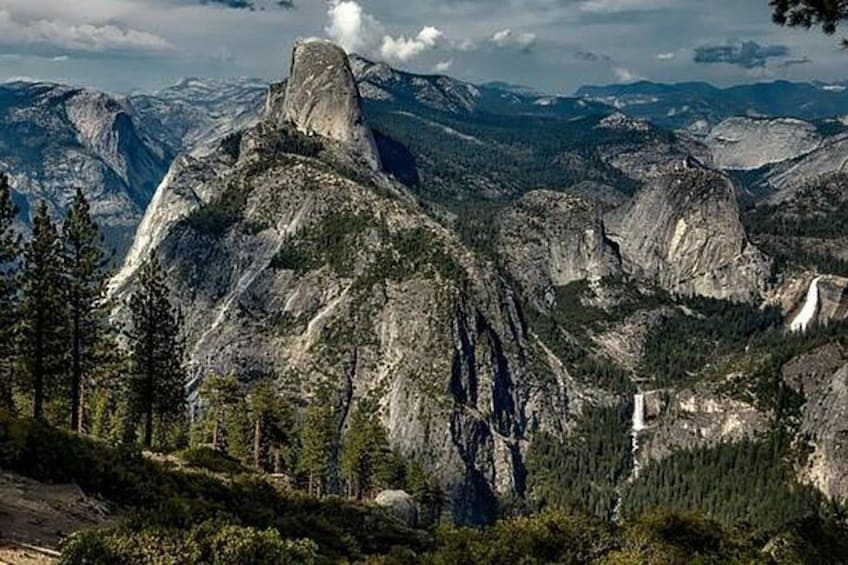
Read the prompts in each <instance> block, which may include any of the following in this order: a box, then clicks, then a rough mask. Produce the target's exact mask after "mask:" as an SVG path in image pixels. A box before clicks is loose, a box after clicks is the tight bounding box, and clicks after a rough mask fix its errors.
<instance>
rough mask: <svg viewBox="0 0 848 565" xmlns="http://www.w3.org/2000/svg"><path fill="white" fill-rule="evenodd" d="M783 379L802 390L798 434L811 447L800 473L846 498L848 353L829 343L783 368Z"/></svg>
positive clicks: (826, 491) (835, 495)
mask: <svg viewBox="0 0 848 565" xmlns="http://www.w3.org/2000/svg"><path fill="white" fill-rule="evenodd" d="M783 378H784V381H785V382H786V383H787V384H788V385H789V386H790V387H792V388H793V389H795V390H796V391H798V392H802V393H803V394H804V398H805V400H806V402H805V403H804V405H803V407H802V409H801V429H800V434H801V436H802V437H804V438H807V443H808V445H809V447H810V448H811V453H810V454H809V455H808V457H807V460H806V462H804V464H802V466H801V469H800V475H801V478H802V479H803V480H805V481H806V482H808V483H810V484H812V485H814V486H816V487H817V488H818V489H819V490H821V491H822V492H823V493H824V494H825V495H826V496H828V497H829V498H832V499H835V500H840V501H844V500H846V499H848V474H846V472H845V469H846V466H848V409H846V406H848V355H846V352H845V351H844V350H843V349H842V347H841V346H839V345H837V344H829V345H826V346H824V347H821V348H819V349H817V350H815V351H812V352H810V353H808V354H806V355H803V356H801V357H799V358H796V359H795V360H793V361H792V362H791V363H789V364H787V365H786V366H785V367H784V368H783Z"/></svg>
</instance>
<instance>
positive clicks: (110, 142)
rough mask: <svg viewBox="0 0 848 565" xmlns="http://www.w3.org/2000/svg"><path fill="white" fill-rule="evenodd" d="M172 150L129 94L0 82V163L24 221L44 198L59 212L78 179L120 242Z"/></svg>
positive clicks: (95, 210) (100, 218) (112, 237)
mask: <svg viewBox="0 0 848 565" xmlns="http://www.w3.org/2000/svg"><path fill="white" fill-rule="evenodd" d="M171 158H172V154H171V152H170V149H169V148H167V147H166V146H164V145H162V144H160V143H158V142H157V141H155V140H154V139H153V138H152V137H151V136H150V135H149V134H148V133H147V132H146V130H145V129H144V128H143V125H142V124H141V122H140V120H139V119H138V116H137V115H136V114H135V112H134V109H133V108H132V106H131V105H129V104H128V103H127V102H126V101H123V100H120V99H117V98H114V97H112V96H109V95H107V94H104V93H102V92H97V91H93V90H86V89H80V88H72V87H67V86H61V85H56V84H46V83H10V84H5V85H2V86H0V169H2V170H4V171H6V172H8V173H9V174H10V175H11V177H12V186H13V189H14V193H15V197H16V202H17V204H18V206H19V208H21V210H22V216H23V219H24V222H25V223H28V221H29V215H30V209H31V208H33V207H34V205H35V204H36V203H37V201H38V200H42V199H43V200H45V201H46V202H47V203H48V205H49V206H50V208H51V212H52V213H54V214H55V215H57V216H61V215H63V214H64V212H65V207H66V205H67V204H68V203H69V202H70V201H71V199H72V198H73V194H74V191H75V190H76V188H77V187H81V188H82V189H83V190H84V191H85V193H86V196H87V197H88V199H89V200H90V201H91V206H92V213H93V214H94V216H95V218H97V220H98V221H99V222H101V223H102V224H103V226H104V229H105V230H106V231H107V233H108V235H110V240H111V242H112V243H114V244H116V245H118V246H119V247H122V246H123V245H125V244H124V243H123V241H124V240H125V239H127V238H128V237H131V234H132V230H133V229H134V228H135V225H136V224H137V223H138V220H139V219H140V218H141V215H142V214H143V213H144V209H145V207H146V206H147V203H148V202H149V201H150V198H151V197H152V195H153V192H154V191H155V189H156V186H157V185H158V183H159V180H160V179H161V178H162V176H163V175H164V173H165V171H166V170H167V167H168V164H169V163H170V161H171ZM24 227H25V226H24Z"/></svg>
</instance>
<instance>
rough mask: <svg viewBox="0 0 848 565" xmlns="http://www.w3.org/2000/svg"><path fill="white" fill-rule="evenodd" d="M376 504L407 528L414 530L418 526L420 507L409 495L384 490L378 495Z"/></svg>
mask: <svg viewBox="0 0 848 565" xmlns="http://www.w3.org/2000/svg"><path fill="white" fill-rule="evenodd" d="M374 502H375V503H376V504H377V506H381V507H383V508H385V509H386V511H388V513H389V514H391V515H392V516H394V517H395V518H397V519H398V520H400V521H401V522H403V523H404V524H406V525H407V526H409V527H411V528H414V527H415V526H416V525H417V524H418V507H417V506H416V504H415V499H413V498H412V495H410V494H409V493H407V492H404V491H402V490H384V491H383V492H381V493H380V494H378V495H377V497H376V498H375V499H374Z"/></svg>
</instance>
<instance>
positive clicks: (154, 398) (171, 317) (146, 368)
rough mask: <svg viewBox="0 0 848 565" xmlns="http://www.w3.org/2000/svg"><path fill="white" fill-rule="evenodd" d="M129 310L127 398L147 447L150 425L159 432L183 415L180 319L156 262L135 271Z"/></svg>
mask: <svg viewBox="0 0 848 565" xmlns="http://www.w3.org/2000/svg"><path fill="white" fill-rule="evenodd" d="M130 311H131V320H132V329H131V330H130V331H129V332H128V333H127V337H128V339H129V344H130V358H131V363H130V365H131V368H130V383H129V393H130V398H131V401H132V406H133V409H134V411H135V413H137V414H139V415H140V416H142V417H143V419H144V422H143V443H144V446H145V447H147V448H150V447H151V446H152V445H153V428H154V421H155V420H158V423H159V425H160V426H163V427H164V426H167V425H168V424H170V423H173V422H178V421H180V420H182V419H183V418H184V417H185V413H186V397H185V389H184V387H185V382H186V373H185V368H184V366H183V357H184V352H183V343H182V338H181V335H180V334H181V325H182V315H181V314H180V312H179V310H178V309H176V308H174V307H173V306H172V305H171V301H170V300H169V298H168V288H167V286H166V285H165V281H164V277H163V274H162V266H161V264H160V263H159V261H158V260H157V259H156V258H155V257H153V258H151V259H149V260H148V261H147V262H146V263H145V264H144V265H143V266H142V268H141V270H140V272H139V276H138V289H137V290H136V291H135V293H134V294H133V296H132V298H131V299H130Z"/></svg>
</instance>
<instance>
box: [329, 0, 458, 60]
mask: <svg viewBox="0 0 848 565" xmlns="http://www.w3.org/2000/svg"><path fill="white" fill-rule="evenodd" d="M327 16H328V17H329V20H330V21H329V23H328V24H327V27H326V28H325V29H324V31H325V32H326V33H327V36H329V37H330V38H331V39H332V40H333V41H335V42H336V43H338V44H339V45H341V46H342V47H343V48H344V49H345V51H347V52H348V53H361V54H365V55H371V54H378V55H379V56H380V57H382V58H383V59H386V60H389V61H400V62H407V61H410V60H412V59H414V58H415V57H417V56H419V55H421V54H422V53H423V52H424V51H427V50H429V49H433V48H435V47H436V46H437V45H438V44H439V42H440V41H441V40H442V39H443V38H444V33H442V31H441V30H440V29H438V28H435V27H433V26H425V27H423V28H422V29H421V31H419V32H418V35H415V36H413V37H407V36H405V35H399V36H397V37H393V36H391V35H389V34H387V33H385V27H384V26H383V24H382V23H381V22H380V21H379V20H378V19H377V18H375V17H374V16H372V15H371V14H369V13H368V12H366V11H365V9H364V8H363V7H362V5H361V4H359V3H358V2H356V1H355V0H332V1H331V2H330V7H329V9H328V11H327Z"/></svg>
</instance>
